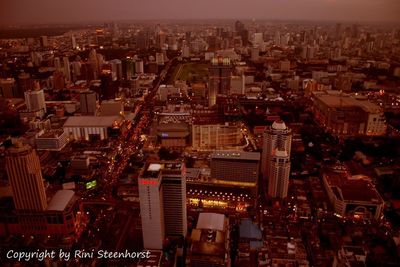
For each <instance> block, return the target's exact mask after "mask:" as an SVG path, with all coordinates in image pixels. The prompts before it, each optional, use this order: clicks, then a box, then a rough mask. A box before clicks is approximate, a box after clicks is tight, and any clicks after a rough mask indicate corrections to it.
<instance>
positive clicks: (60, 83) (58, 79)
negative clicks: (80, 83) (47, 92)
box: [53, 71, 65, 90]
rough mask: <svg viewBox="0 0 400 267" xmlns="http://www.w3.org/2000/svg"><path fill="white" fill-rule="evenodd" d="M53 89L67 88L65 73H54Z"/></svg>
mask: <svg viewBox="0 0 400 267" xmlns="http://www.w3.org/2000/svg"><path fill="white" fill-rule="evenodd" d="M53 88H54V89H56V90H62V89H64V88H65V80H64V73H63V72H61V71H55V72H53Z"/></svg>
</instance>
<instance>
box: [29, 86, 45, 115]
mask: <svg viewBox="0 0 400 267" xmlns="http://www.w3.org/2000/svg"><path fill="white" fill-rule="evenodd" d="M25 104H26V107H27V109H28V111H43V112H44V113H46V102H45V98H44V91H43V90H35V91H27V92H25Z"/></svg>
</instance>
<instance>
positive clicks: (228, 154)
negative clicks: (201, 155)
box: [211, 151, 260, 161]
mask: <svg viewBox="0 0 400 267" xmlns="http://www.w3.org/2000/svg"><path fill="white" fill-rule="evenodd" d="M211 159H233V160H235V159H237V160H257V161H258V160H260V153H258V152H243V151H215V152H213V153H212V154H211Z"/></svg>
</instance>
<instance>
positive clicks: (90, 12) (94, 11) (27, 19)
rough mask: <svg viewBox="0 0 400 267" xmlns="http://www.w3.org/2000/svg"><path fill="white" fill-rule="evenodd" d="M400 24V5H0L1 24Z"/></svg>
mask: <svg viewBox="0 0 400 267" xmlns="http://www.w3.org/2000/svg"><path fill="white" fill-rule="evenodd" d="M203 18H205V19H207V18H221V19H234V18H256V19H307V20H350V21H391V22H400V0H0V24H2V25H4V24H27V23H29V24H41V23H69V22H72V23H73V22H86V21H102V20H126V19H203Z"/></svg>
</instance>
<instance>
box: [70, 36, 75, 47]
mask: <svg viewBox="0 0 400 267" xmlns="http://www.w3.org/2000/svg"><path fill="white" fill-rule="evenodd" d="M71 46H72V49H74V50H75V49H76V38H75V36H73V35H72V36H71Z"/></svg>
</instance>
